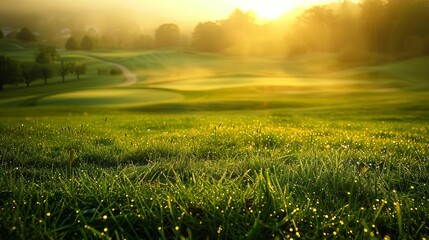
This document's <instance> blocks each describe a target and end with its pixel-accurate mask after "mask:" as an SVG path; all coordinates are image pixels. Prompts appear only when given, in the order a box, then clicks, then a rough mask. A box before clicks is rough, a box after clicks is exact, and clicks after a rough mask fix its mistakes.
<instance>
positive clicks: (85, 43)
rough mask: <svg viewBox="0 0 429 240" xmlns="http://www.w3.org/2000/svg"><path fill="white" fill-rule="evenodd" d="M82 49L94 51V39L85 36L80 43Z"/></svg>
mask: <svg viewBox="0 0 429 240" xmlns="http://www.w3.org/2000/svg"><path fill="white" fill-rule="evenodd" d="M80 49H82V50H84V51H90V50H93V49H94V44H93V42H92V39H91V38H90V37H89V36H88V35H85V36H84V37H83V38H82V41H81V42H80Z"/></svg>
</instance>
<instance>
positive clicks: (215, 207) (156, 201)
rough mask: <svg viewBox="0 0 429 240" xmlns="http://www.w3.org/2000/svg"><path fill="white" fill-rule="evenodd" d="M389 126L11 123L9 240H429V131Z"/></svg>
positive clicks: (186, 118) (374, 121)
mask: <svg viewBox="0 0 429 240" xmlns="http://www.w3.org/2000/svg"><path fill="white" fill-rule="evenodd" d="M246 115H247V116H246ZM401 116H402V115H401ZM381 117H382V116H378V115H373V116H370V115H369V114H365V117H361V118H358V116H356V115H355V116H352V117H349V118H344V117H342V118H340V117H338V116H330V118H327V117H325V116H323V115H317V114H313V115H312V116H304V115H299V116H298V115H296V114H294V115H291V116H289V115H288V114H286V113H285V112H283V111H280V110H278V111H277V112H275V111H271V112H259V113H257V114H255V112H249V113H248V114H246V112H239V113H229V114H227V113H222V114H216V115H212V114H202V113H200V114H199V115H198V117H196V116H192V115H187V114H182V115H171V116H169V115H161V116H158V115H149V116H142V115H131V114H127V115H120V114H111V115H108V116H107V117H106V115H101V114H99V115H93V116H88V115H86V116H82V115H79V116H77V115H71V116H57V117H53V118H52V117H43V116H40V117H32V118H29V117H27V118H25V117H10V118H5V117H3V118H2V121H1V122H0V143H1V144H0V150H1V154H0V155H1V156H0V161H1V165H0V238H2V239H40V238H53V239H60V238H76V239H82V238H106V239H108V238H127V239H134V238H146V239H158V238H162V239H175V238H176V239H179V238H189V239H191V238H193V239H201V238H204V239H205V238H210V239H216V238H219V239H241V238H248V239H270V238H280V239H283V238H284V239H289V238H293V239H299V238H303V239H321V238H354V239H363V238H375V239H380V238H383V237H385V236H389V237H390V238H392V239H395V238H401V239H404V238H410V239H422V238H427V237H428V236H429V228H428V227H427V225H428V224H427V219H429V199H428V198H427V196H429V187H428V185H427V182H428V180H429V171H428V170H429V152H428V147H429V138H428V136H429V133H428V132H429V129H428V127H427V123H426V121H422V120H419V119H418V118H416V119H404V118H401V117H390V118H388V119H383V120H380V119H381ZM72 149H73V150H72ZM71 150H72V151H75V152H76V158H74V155H73V154H72V155H70V151H71Z"/></svg>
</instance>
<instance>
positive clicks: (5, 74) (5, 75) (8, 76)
mask: <svg viewBox="0 0 429 240" xmlns="http://www.w3.org/2000/svg"><path fill="white" fill-rule="evenodd" d="M21 79H22V75H21V68H20V65H19V64H18V63H17V62H15V61H14V60H12V59H10V58H9V57H7V56H4V55H0V91H3V86H4V85H5V84H15V83H18V82H20V81H21Z"/></svg>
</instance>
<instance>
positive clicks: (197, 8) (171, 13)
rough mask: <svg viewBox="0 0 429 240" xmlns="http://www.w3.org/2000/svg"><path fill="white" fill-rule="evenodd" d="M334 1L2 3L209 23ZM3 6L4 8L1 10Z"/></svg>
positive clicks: (48, 0) (1, 1)
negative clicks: (237, 14)
mask: <svg viewBox="0 0 429 240" xmlns="http://www.w3.org/2000/svg"><path fill="white" fill-rule="evenodd" d="M333 1H334V0H0V8H2V7H7V8H8V9H20V10H25V11H37V10H42V9H51V8H52V9H73V8H76V9H88V8H91V9H93V8H95V9H100V10H101V9H106V8H107V9H112V8H118V9H119V8H122V9H132V10H133V11H136V12H141V13H143V14H144V13H146V14H148V15H149V16H157V17H160V18H161V20H169V19H171V21H176V22H194V21H209V20H218V19H224V18H226V17H227V16H228V15H229V13H231V12H232V11H233V10H234V9H235V8H240V9H242V10H244V11H248V10H253V11H254V12H255V13H256V14H257V15H258V16H259V17H260V19H263V20H269V19H273V18H276V17H279V16H280V15H282V14H283V13H284V12H290V11H291V10H293V9H294V8H299V7H306V6H309V5H312V4H323V3H328V2H333ZM1 5H3V6H1Z"/></svg>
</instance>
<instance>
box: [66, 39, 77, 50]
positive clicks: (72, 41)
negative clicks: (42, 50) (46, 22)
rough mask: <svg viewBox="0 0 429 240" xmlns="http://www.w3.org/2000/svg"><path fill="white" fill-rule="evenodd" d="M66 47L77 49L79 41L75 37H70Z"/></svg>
mask: <svg viewBox="0 0 429 240" xmlns="http://www.w3.org/2000/svg"><path fill="white" fill-rule="evenodd" d="M65 47H66V49H67V50H77V49H78V46H77V42H76V40H75V39H74V38H73V37H70V38H69V39H67V42H66V45H65Z"/></svg>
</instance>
